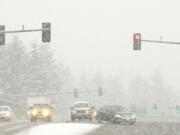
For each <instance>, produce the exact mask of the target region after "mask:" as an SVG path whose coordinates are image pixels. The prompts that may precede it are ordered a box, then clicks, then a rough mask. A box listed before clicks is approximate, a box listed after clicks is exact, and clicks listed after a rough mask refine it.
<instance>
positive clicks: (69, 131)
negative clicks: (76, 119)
mask: <svg viewBox="0 0 180 135" xmlns="http://www.w3.org/2000/svg"><path fill="white" fill-rule="evenodd" d="M98 127H100V125H98V124H85V123H51V124H43V125H38V126H35V127H32V128H30V129H27V130H25V131H22V132H20V133H18V134H16V135H84V134H86V133H88V132H89V131H92V130H94V129H96V128H98Z"/></svg>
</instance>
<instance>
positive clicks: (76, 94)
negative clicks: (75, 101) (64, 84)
mask: <svg viewBox="0 0 180 135" xmlns="http://www.w3.org/2000/svg"><path fill="white" fill-rule="evenodd" d="M74 98H78V89H74Z"/></svg>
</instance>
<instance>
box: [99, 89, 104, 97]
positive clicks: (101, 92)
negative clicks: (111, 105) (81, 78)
mask: <svg viewBox="0 0 180 135" xmlns="http://www.w3.org/2000/svg"><path fill="white" fill-rule="evenodd" d="M98 95H99V96H100V97H101V96H103V88H102V87H99V88H98Z"/></svg>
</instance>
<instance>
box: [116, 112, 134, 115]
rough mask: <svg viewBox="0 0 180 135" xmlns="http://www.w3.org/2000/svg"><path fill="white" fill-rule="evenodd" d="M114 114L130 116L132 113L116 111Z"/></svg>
mask: <svg viewBox="0 0 180 135" xmlns="http://www.w3.org/2000/svg"><path fill="white" fill-rule="evenodd" d="M116 114H119V115H121V116H132V115H133V114H131V113H124V112H116Z"/></svg>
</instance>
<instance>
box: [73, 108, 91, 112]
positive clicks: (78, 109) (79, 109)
mask: <svg viewBox="0 0 180 135" xmlns="http://www.w3.org/2000/svg"><path fill="white" fill-rule="evenodd" d="M74 110H76V111H81V110H90V108H74Z"/></svg>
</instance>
